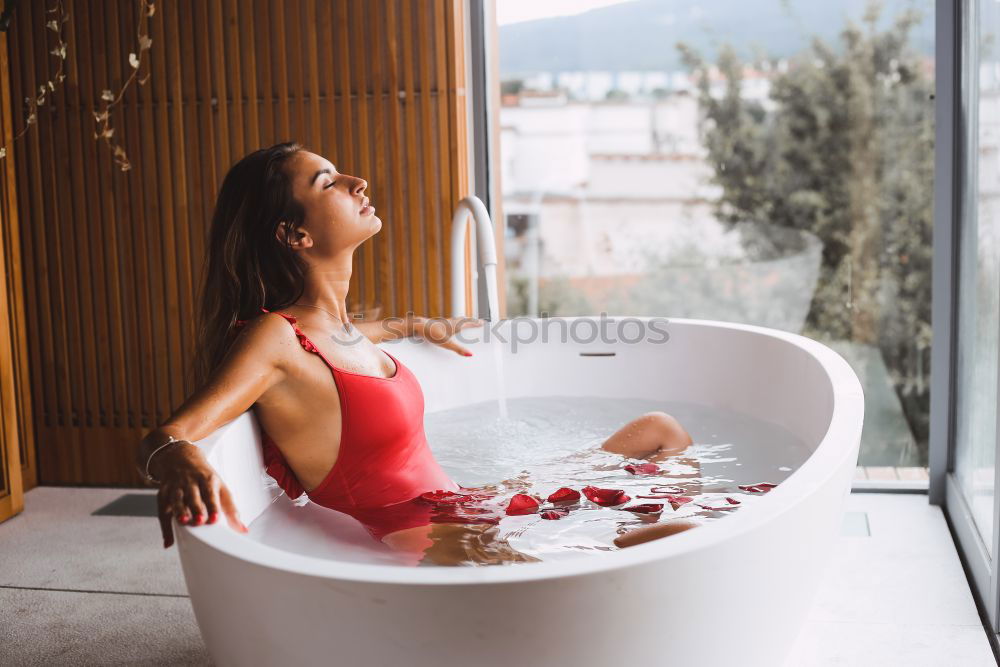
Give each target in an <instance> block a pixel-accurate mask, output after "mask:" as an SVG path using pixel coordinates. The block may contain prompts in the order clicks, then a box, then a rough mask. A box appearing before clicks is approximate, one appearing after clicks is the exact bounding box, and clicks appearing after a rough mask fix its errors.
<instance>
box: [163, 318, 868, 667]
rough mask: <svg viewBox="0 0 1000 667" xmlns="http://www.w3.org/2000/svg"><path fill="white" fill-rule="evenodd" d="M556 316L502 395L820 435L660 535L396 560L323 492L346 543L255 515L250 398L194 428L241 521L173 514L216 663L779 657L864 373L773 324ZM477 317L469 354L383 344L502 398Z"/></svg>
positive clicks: (257, 485)
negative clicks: (376, 548) (552, 552)
mask: <svg viewBox="0 0 1000 667" xmlns="http://www.w3.org/2000/svg"><path fill="white" fill-rule="evenodd" d="M559 319H561V320H562V321H563V322H564V323H565V324H567V325H572V323H574V322H578V324H576V325H573V326H575V327H576V329H575V330H574V331H575V332H576V340H575V341H569V340H563V339H562V336H561V335H559V330H558V329H549V331H550V334H549V336H548V339H547V340H534V341H532V342H525V343H519V344H518V345H517V346H516V348H514V347H513V346H512V345H511V344H510V343H508V344H507V345H504V351H503V354H504V368H505V384H506V392H507V396H508V397H509V398H514V397H532V396H600V397H610V398H643V399H662V400H678V401H686V402H689V403H700V404H703V405H709V406H717V407H720V408H725V409H727V410H732V411H735V412H739V413H743V414H746V415H749V416H753V417H755V418H757V419H761V420H765V421H768V422H772V423H774V424H777V425H779V426H782V427H784V428H785V429H787V430H788V431H790V432H791V433H793V434H794V435H796V436H798V437H799V438H801V439H802V440H804V441H805V442H806V443H807V444H808V446H809V448H810V450H811V451H812V453H811V455H810V456H809V458H808V459H807V460H806V461H805V463H803V464H802V465H801V466H800V467H799V468H798V469H797V470H796V471H795V472H793V473H792V474H791V475H790V476H789V477H788V479H786V480H785V481H784V482H782V483H781V484H780V485H779V486H778V487H777V488H775V489H774V490H773V491H771V492H770V493H769V494H767V495H766V496H763V497H761V498H760V499H759V500H758V502H755V503H753V504H751V505H749V506H746V507H743V508H741V509H740V510H739V511H737V512H735V513H734V514H733V515H731V516H727V517H725V518H724V519H720V520H717V521H713V522H709V523H707V524H706V525H703V526H701V527H699V528H697V529H695V530H690V531H687V532H684V533H680V534H677V535H673V536H671V537H668V538H664V539H660V540H654V541H652V542H647V543H645V544H641V545H638V546H634V547H630V548H627V549H622V550H619V551H612V552H605V553H599V554H596V555H593V556H590V555H586V556H582V557H580V558H577V559H573V560H569V561H566V560H563V561H558V562H538V563H517V564H511V565H503V566H487V567H419V568H415V567H401V566H399V565H394V564H392V562H391V561H390V560H389V556H388V555H387V556H386V560H384V561H380V560H379V559H378V558H375V559H374V560H373V559H372V557H371V556H369V557H368V560H367V562H365V561H364V560H363V559H362V558H360V557H359V556H358V554H360V553H362V551H360V550H359V548H358V547H357V545H359V544H362V543H363V542H364V541H366V540H367V541H370V538H369V537H368V535H367V533H365V532H364V531H363V529H362V528H361V527H360V524H357V523H356V522H355V521H354V520H353V519H351V518H350V517H347V516H346V515H341V514H339V513H336V512H331V511H329V510H324V509H323V508H316V511H317V512H323V513H324V516H325V517H327V519H328V521H327V523H324V524H322V527H321V528H319V529H317V528H316V525H313V526H312V529H313V530H314V531H316V532H314V534H315V539H316V540H317V541H322V540H323V539H324V537H325V536H326V537H330V540H329V542H330V543H331V544H337V545H338V546H337V550H336V551H333V552H330V553H326V554H324V555H323V556H322V557H319V556H317V555H316V554H317V553H319V552H317V551H316V550H309V551H308V552H307V553H303V552H301V551H297V550H295V548H294V540H293V539H291V538H290V539H289V540H288V541H287V542H281V541H280V540H278V543H277V544H276V538H274V537H273V535H274V534H275V532H274V531H273V530H272V531H269V534H271V535H272V538H271V541H270V542H267V541H266V540H265V541H262V540H261V539H259V538H257V537H255V530H254V528H255V527H256V526H255V524H253V523H252V522H253V520H254V519H255V518H257V517H259V516H260V515H261V514H262V512H263V511H264V510H265V509H268V507H269V506H270V505H271V503H272V502H275V501H276V499H277V497H276V492H275V490H274V489H273V487H271V486H269V485H268V484H266V479H265V477H264V476H263V475H262V465H263V463H262V458H261V453H260V440H259V430H258V427H257V424H256V421H255V419H254V417H253V415H252V413H251V412H247V413H245V414H243V415H241V416H240V417H239V418H237V419H235V420H233V421H232V422H230V423H229V424H226V425H225V426H223V427H222V428H220V429H218V430H217V431H216V432H215V433H213V434H212V435H211V436H210V437H208V438H206V439H204V440H202V441H200V442H199V443H198V445H199V446H201V447H202V448H203V449H204V451H205V453H206V455H207V456H208V459H209V461H210V462H211V464H212V465H213V466H214V467H215V469H216V470H217V471H218V472H219V473H220V474H221V476H222V477H223V479H224V480H225V482H226V484H227V485H228V486H229V488H230V489H231V491H232V492H233V495H234V498H235V500H236V503H237V505H238V507H239V511H240V515H241V517H242V519H243V521H244V522H245V523H246V524H247V525H248V526H250V529H251V532H250V534H248V535H243V534H239V533H237V532H235V531H233V530H231V529H230V528H229V527H228V525H226V522H225V521H224V520H222V519H220V521H219V522H218V523H217V524H214V525H208V526H199V527H187V526H183V525H180V524H177V523H176V522H175V525H174V530H175V531H176V536H177V546H178V551H179V555H180V558H181V563H182V565H183V570H184V576H185V578H186V581H187V587H188V590H189V592H190V595H191V604H192V606H193V608H194V612H195V616H196V618H197V621H198V625H199V627H200V628H201V632H202V636H203V637H204V640H205V643H206V645H207V647H208V649H209V651H210V652H211V655H212V657H213V659H214V660H215V662H216V663H217V664H219V665H241V666H245V665H275V664H296V663H300V664H316V663H318V662H320V661H322V662H323V663H324V664H335V665H345V666H346V665H351V666H365V667H367V666H383V665H384V666H387V667H388V666H392V667H399V666H400V665H405V666H407V667H409V666H415V667H420V666H424V665H426V666H432V665H433V666H435V667H459V666H463V667H465V666H468V665H477V666H479V667H501V666H502V667H509V665H512V664H514V665H518V666H519V667H536V666H537V667H542V666H544V667H564V666H565V667H569V666H570V665H574V666H590V665H593V666H598V665H607V664H615V665H630V666H631V665H635V666H638V665H656V666H659V665H699V666H700V667H714V666H719V667H730V666H732V665H741V666H742V667H749V666H751V665H768V666H769V667H773V666H774V665H780V664H782V660H783V659H784V656H785V653H786V651H787V650H788V649H789V648H790V646H791V644H792V642H793V640H794V638H795V636H796V634H797V632H798V630H799V628H800V625H801V624H802V622H803V620H804V618H805V617H806V614H807V611H808V608H809V606H810V603H811V600H812V598H813V595H814V592H815V590H816V589H817V587H818V584H819V578H820V576H821V574H822V572H823V570H824V567H825V564H826V562H827V556H828V554H829V553H830V551H831V546H832V543H833V540H834V539H835V537H836V535H837V533H838V531H839V528H840V523H841V515H842V511H843V503H844V500H845V497H846V495H847V494H848V493H849V491H850V485H851V479H852V476H853V470H854V467H855V465H856V461H857V454H858V446H859V443H860V438H861V426H862V420H863V417H864V397H863V394H862V390H861V385H860V383H859V382H858V379H857V376H856V375H855V374H854V372H853V371H852V370H851V368H850V366H849V365H848V364H847V362H845V361H844V360H843V358H841V357H840V356H839V355H838V354H836V353H835V352H833V351H832V350H830V349H829V348H828V347H826V346H824V345H822V344H820V343H818V342H816V341H813V340H810V339H807V338H804V337H802V336H798V335H795V334H791V333H785V332H782V331H777V330H772V329H765V328H761V327H754V326H749V325H739V324H730V323H723V322H714V321H706V320H690V319H689V320H670V321H669V322H668V323H667V324H666V325H665V326H664V327H663V328H664V329H665V330H666V331H667V332H668V336H669V340H666V341H665V342H664V341H662V337H661V338H660V340H659V342H657V341H656V340H645V341H640V342H635V343H626V342H617V343H607V342H602V340H601V339H600V337H599V336H596V340H593V341H592V342H586V341H587V340H588V339H590V338H592V336H591V334H590V333H589V332H590V331H592V330H593V331H596V330H597V329H596V327H597V326H598V322H599V321H598V318H592V317H587V318H559ZM615 319H616V320H618V321H620V320H621V319H622V318H615ZM634 319H638V320H642V321H643V322H645V323H646V324H647V325H648V324H649V322H650V318H634ZM587 320H589V322H587ZM514 321H517V322H519V325H518V326H519V327H520V328H519V329H518V331H521V330H522V329H523V330H524V331H527V330H528V329H527V328H526V327H527V326H530V321H529V324H523V323H524V322H525V321H524V320H520V319H519V320H513V321H511V320H508V321H503V322H500V323H499V324H498V325H497V329H496V331H497V332H498V333H500V334H501V336H504V334H505V333H506V336H507V338H508V340H509V336H510V333H511V322H514ZM531 321H533V322H535V323H536V325H537V326H538V327H542V326H543V324H546V323H544V322H543V321H542V320H531ZM659 322H661V323H663V322H666V320H662V319H661V320H659ZM548 325H549V326H551V322H550V323H548ZM487 333H488V332H487V331H486V329H485V328H479V329H472V330H469V329H466V330H464V331H463V332H462V335H463V336H466V340H468V339H472V338H475V339H476V340H475V341H474V342H472V343H469V347H470V349H472V350H473V351H474V352H475V354H474V356H472V357H470V358H466V357H461V356H459V355H456V354H455V353H453V352H450V351H447V350H444V349H442V348H439V347H436V346H433V345H431V344H428V343H426V342H418V341H415V340H412V339H405V340H402V341H393V342H391V343H386V344H383V345H384V346H386V347H387V348H388V349H390V350H391V352H392V353H393V354H394V355H395V356H396V357H398V358H399V359H400V360H402V361H403V363H405V364H406V365H407V366H408V367H409V368H410V369H412V370H413V372H414V373H415V374H416V376H417V377H418V378H419V380H420V382H421V385H422V387H423V390H424V396H425V405H426V410H427V412H433V411H436V410H443V409H448V408H453V407H457V406H461V405H466V404H469V403H475V402H480V401H486V400H490V399H495V392H496V391H497V390H496V385H495V383H494V381H493V373H494V362H493V359H492V354H491V352H490V351H489V350H487V349H486V347H487V343H486V342H485V341H484V340H483V339H484V338H485V337H486V335H487ZM626 335H627V336H632V337H631V338H629V340H634V338H635V337H634V335H632V334H626ZM494 344H495V343H494ZM280 500H281V501H284V502H289V501H288V499H287V498H285V497H284V496H280ZM298 509H308V508H298ZM331 522H332V523H331ZM272 528H273V527H272ZM294 529H295V527H294V526H289V527H288V530H289V531H290V532H289V535H291V534H292V532H294ZM308 529H309V527H308V526H307V527H305V528H303V530H308ZM322 531H326V535H324V534H323V532H322ZM333 533H337V536H336V538H333V537H332V535H333ZM301 534H302V533H301V531H300V532H299V533H298V535H299V536H300V537H299V539H301ZM352 545H354V547H353V548H354V551H352Z"/></svg>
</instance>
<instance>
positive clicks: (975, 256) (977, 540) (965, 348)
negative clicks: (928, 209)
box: [947, 0, 1000, 632]
mask: <svg viewBox="0 0 1000 667" xmlns="http://www.w3.org/2000/svg"><path fill="white" fill-rule="evenodd" d="M960 11H961V15H960V16H959V17H958V18H959V24H960V26H961V29H960V41H961V43H960V50H959V57H960V62H961V77H960V79H961V84H960V86H961V87H960V91H959V100H958V107H959V108H958V112H959V120H958V124H957V125H956V138H955V139H956V144H957V152H956V158H957V160H956V163H957V170H958V173H957V176H958V180H957V182H956V191H955V192H956V197H957V199H958V208H957V212H958V218H957V221H956V224H957V225H958V247H957V251H958V254H957V259H958V271H957V275H956V276H955V278H956V280H957V290H956V296H957V328H956V331H955V357H954V363H955V366H954V378H955V406H954V433H953V438H954V440H953V454H952V461H951V474H950V475H949V476H948V484H947V510H948V514H949V517H950V518H951V521H952V525H953V526H954V527H955V533H956V535H957V537H958V540H959V546H960V548H961V550H962V552H963V555H964V556H965V560H966V563H967V564H968V568H969V571H970V573H971V575H972V580H973V581H972V583H973V587H974V589H975V591H976V593H977V595H978V597H979V600H980V602H981V604H982V605H983V607H984V609H985V610H986V612H987V616H988V617H989V620H990V623H991V625H992V627H993V630H994V632H996V631H997V619H998V614H997V611H998V609H997V600H998V596H997V568H996V560H995V559H996V556H997V550H998V540H1000V534H998V533H1000V531H998V530H997V517H998V506H997V499H998V495H997V493H996V491H997V466H996V461H997V456H996V454H997V399H998V390H997V383H998V379H1000V378H998V353H997V351H998V347H1000V3H998V2H997V1H996V0H964V2H962V4H961V9H960Z"/></svg>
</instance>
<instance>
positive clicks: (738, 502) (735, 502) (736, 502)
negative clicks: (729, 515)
mask: <svg viewBox="0 0 1000 667" xmlns="http://www.w3.org/2000/svg"><path fill="white" fill-rule="evenodd" d="M726 502H727V503H729V504H730V505H739V504H740V501H738V500H736V498H731V497H729V496H726Z"/></svg>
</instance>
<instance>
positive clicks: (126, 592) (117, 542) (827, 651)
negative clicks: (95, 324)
mask: <svg viewBox="0 0 1000 667" xmlns="http://www.w3.org/2000/svg"><path fill="white" fill-rule="evenodd" d="M126 493H129V494H131V493H151V492H149V491H133V490H124V489H94V488H88V489H84V488H64V487H63V488H61V487H40V488H37V489H33V490H32V491H30V492H29V493H28V494H27V495H26V496H25V504H26V510H25V512H24V513H23V514H21V515H19V516H17V517H14V518H13V519H11V520H9V521H7V522H5V523H2V524H0V665H3V666H7V665H17V666H19V667H20V666H22V665H135V664H142V665H210V664H212V663H211V660H210V659H209V657H208V654H207V652H206V651H205V648H204V645H203V644H202V641H201V637H200V636H199V634H198V627H197V625H196V623H195V620H194V616H193V614H192V613H191V608H190V604H189V602H188V600H187V597H186V595H185V587H184V580H183V577H182V574H181V568H180V563H179V561H178V560H177V556H176V551H175V550H173V549H171V550H169V551H165V550H164V549H162V546H161V545H162V543H161V542H160V541H159V528H158V525H157V522H156V521H155V520H154V519H152V518H150V517H122V516H94V515H93V514H92V513H93V512H94V511H95V510H97V509H99V508H101V507H103V506H105V505H107V504H108V503H110V502H112V501H114V500H115V499H117V498H120V497H121V496H122V495H124V494H126ZM847 509H848V511H847V513H846V514H845V517H844V523H843V528H842V531H841V539H840V540H839V542H838V544H837V549H836V553H835V554H834V557H833V560H832V563H831V566H830V568H829V570H828V571H827V574H826V576H825V579H824V582H823V584H822V586H821V589H820V592H819V594H818V596H817V599H816V602H815V604H814V606H813V608H812V611H811V612H810V614H809V618H808V619H807V622H806V625H805V628H804V629H803V632H802V634H801V635H800V636H799V637H798V639H797V642H796V644H795V646H794V648H793V650H792V653H791V655H790V656H789V658H788V661H787V663H786V665H787V666H788V667H792V666H794V667H820V666H823V667H828V666H832V665H847V666H850V667H868V666H872V667H876V666H877V667H892V666H895V665H906V667H921V666H924V665H927V666H930V665H933V666H934V667H938V666H939V665H956V666H957V665H961V666H962V667H980V666H986V665H995V664H996V663H995V662H994V658H993V653H992V651H991V649H990V645H989V641H988V639H987V636H986V633H985V631H984V630H983V627H982V624H981V623H980V620H979V616H978V614H977V612H976V609H975V606H974V603H973V600H972V596H971V593H970V592H969V588H968V585H967V583H966V580H965V576H964V574H963V572H962V568H961V565H960V563H959V561H958V556H957V553H956V551H955V547H954V544H953V543H952V541H951V537H950V535H949V533H948V529H947V526H946V525H945V522H944V518H943V516H942V514H941V511H940V510H939V509H938V508H936V507H931V506H929V505H928V504H927V497H926V496H923V495H903V494H869V493H865V494H854V495H852V496H851V497H850V499H849V506H848V508H847ZM358 667H361V666H358Z"/></svg>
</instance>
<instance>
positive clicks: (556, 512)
mask: <svg viewBox="0 0 1000 667" xmlns="http://www.w3.org/2000/svg"><path fill="white" fill-rule="evenodd" d="M567 514H569V510H568V509H565V508H559V507H557V508H555V509H550V510H545V511H544V512H542V513H541V514H540V515H539V516H541V517H542V518H543V519H549V520H550V521H551V520H554V519H561V518H563V517H564V516H566V515H567Z"/></svg>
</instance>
